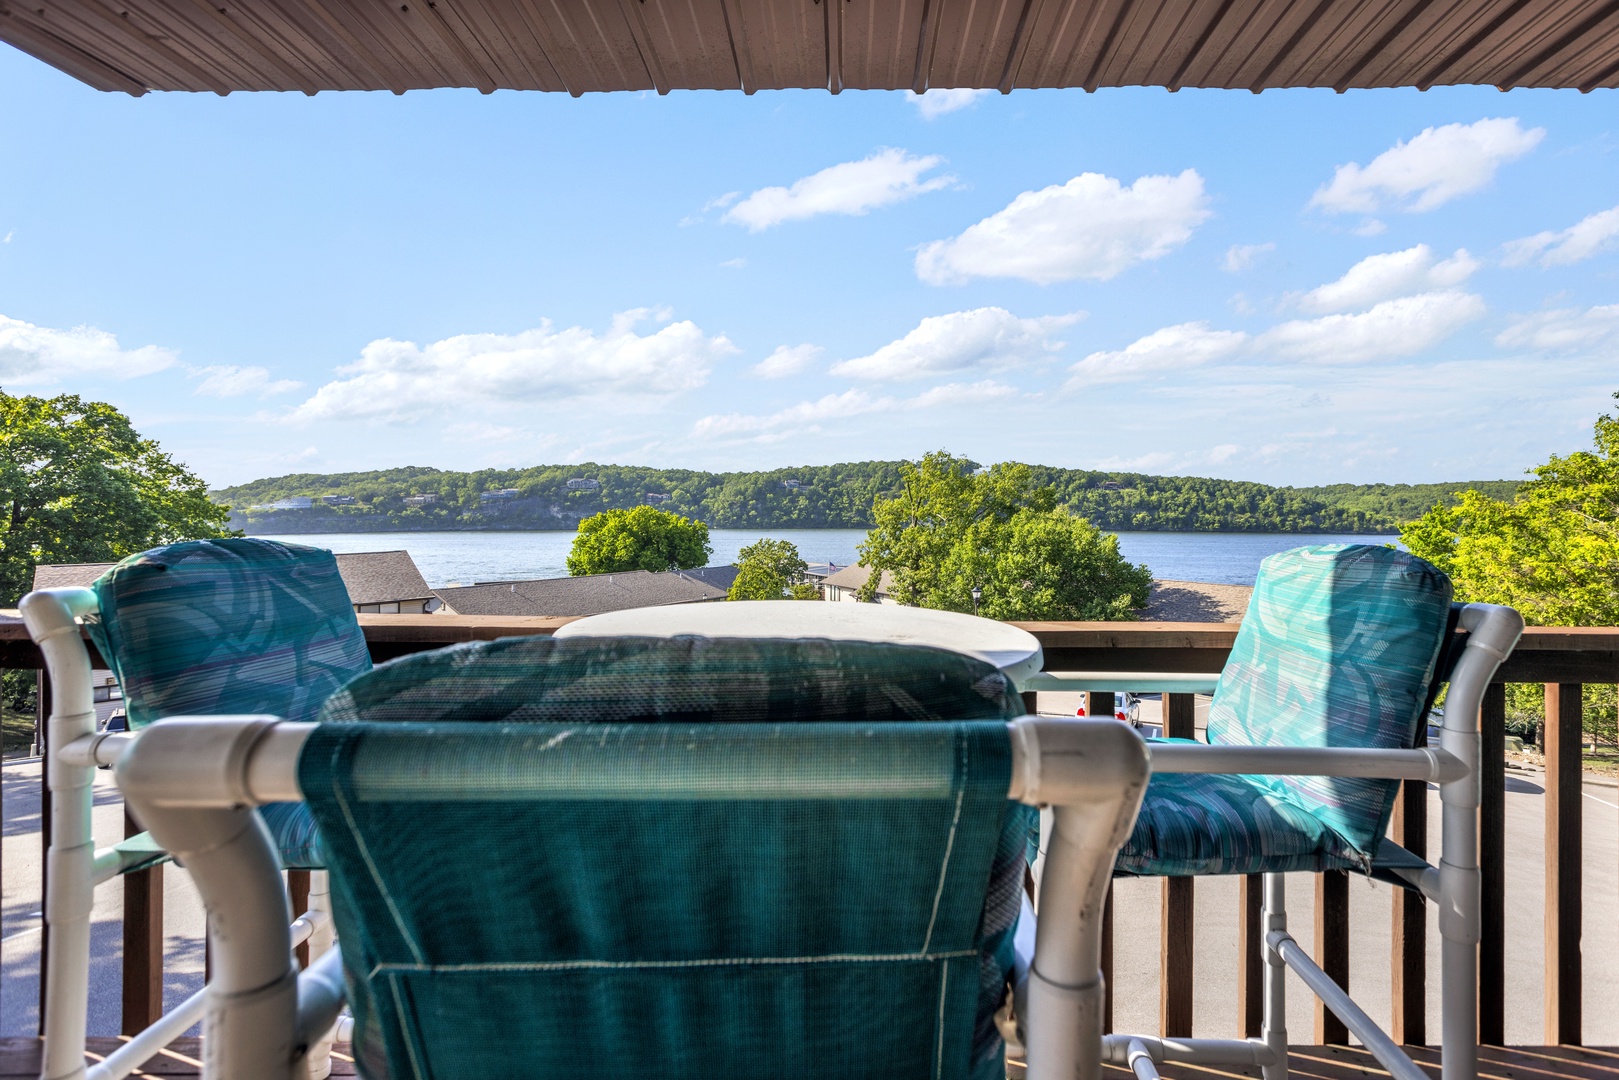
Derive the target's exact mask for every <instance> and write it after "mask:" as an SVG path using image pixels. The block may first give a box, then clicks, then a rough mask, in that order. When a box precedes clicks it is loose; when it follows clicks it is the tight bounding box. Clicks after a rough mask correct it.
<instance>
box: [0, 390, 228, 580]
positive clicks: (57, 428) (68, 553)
mask: <svg viewBox="0 0 1619 1080" xmlns="http://www.w3.org/2000/svg"><path fill="white" fill-rule="evenodd" d="M227 513H228V507H225V506H221V505H218V504H216V503H214V502H212V501H210V500H209V498H208V492H207V487H206V486H205V485H204V484H203V482H202V480H200V479H199V478H198V477H197V476H195V475H194V474H192V473H191V472H190V471H189V470H188V469H187V468H186V467H185V466H184V465H181V464H179V463H177V462H176V461H175V460H174V459H173V458H171V457H170V456H169V455H168V454H165V453H164V452H163V451H162V449H160V448H159V446H158V444H157V443H156V442H154V441H153V440H151V439H144V438H142V437H141V436H140V434H139V433H138V432H136V430H135V428H134V426H133V425H131V424H130V422H129V418H128V417H126V416H125V415H124V414H123V413H121V412H119V411H118V410H117V409H115V408H113V407H112V406H111V405H107V404H104V403H102V402H99V401H84V400H82V399H80V398H78V397H75V396H73V395H71V394H64V395H62V396H60V397H54V398H37V397H13V396H11V395H9V394H6V393H4V392H3V391H0V603H3V604H4V606H7V607H12V606H15V605H16V603H17V601H18V600H19V599H21V597H22V595H23V594H24V593H26V592H27V591H28V589H29V588H30V587H31V585H32V582H33V573H34V567H35V566H36V565H37V564H39V563H68V562H110V561H112V560H114V559H120V558H123V557H124V556H125V555H133V554H134V553H136V552H138V551H144V550H145V549H147V548H150V547H155V546H157V545H159V544H169V543H173V542H175V541H177V540H196V539H203V538H207V537H217V536H229V535H231V533H230V532H229V531H228V530H227V529H226V527H225V524H226V515H227Z"/></svg>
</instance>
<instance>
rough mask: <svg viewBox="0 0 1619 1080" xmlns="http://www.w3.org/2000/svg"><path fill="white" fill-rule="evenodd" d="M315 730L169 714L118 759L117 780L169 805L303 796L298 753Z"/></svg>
mask: <svg viewBox="0 0 1619 1080" xmlns="http://www.w3.org/2000/svg"><path fill="white" fill-rule="evenodd" d="M314 729H315V725H314V724H294V723H289V722H287V721H283V720H281V719H279V718H277V717H274V716H176V717H170V718H167V719H163V720H160V721H158V722H157V723H155V724H153V725H152V726H151V727H149V728H147V729H146V730H145V731H143V732H142V733H141V737H140V738H139V739H138V740H136V741H135V743H134V744H133V746H131V747H130V748H128V749H126V751H125V752H124V754H123V756H121V757H120V758H119V759H118V761H117V763H116V772H117V777H118V786H119V787H120V788H122V789H123V790H124V792H125V793H126V794H128V795H130V796H132V797H134V796H138V797H139V798H140V799H141V800H142V801H144V802H146V803H147V804H148V805H150V806H154V807H158V808H162V809H196V810H206V809H221V810H222V809H229V808H232V807H242V806H257V805H259V804H260V803H267V802H298V801H301V800H302V799H303V795H302V793H301V792H300V791H299V790H298V768H297V766H298V754H299V752H300V751H301V750H302V749H303V745H304V742H305V740H307V739H308V738H309V733H310V732H311V731H313V730H314Z"/></svg>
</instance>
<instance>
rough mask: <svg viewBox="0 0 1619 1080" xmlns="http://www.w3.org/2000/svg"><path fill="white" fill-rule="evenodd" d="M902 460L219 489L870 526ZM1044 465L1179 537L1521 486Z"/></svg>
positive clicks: (391, 527)
mask: <svg viewBox="0 0 1619 1080" xmlns="http://www.w3.org/2000/svg"><path fill="white" fill-rule="evenodd" d="M899 466H900V463H899V462H896V461H860V462H852V463H848V464H842V465H811V466H804V467H802V468H794V469H772V470H769V471H766V472H746V473H741V472H738V473H709V472H695V471H692V470H687V469H644V468H637V467H634V466H625V465H596V464H590V463H587V464H583V465H540V466H535V467H534V468H529V469H482V470H479V471H477V472H465V473H462V472H445V471H443V470H441V469H429V468H420V467H410V468H403V469H385V470H382V471H379V472H363V473H328V474H317V473H297V474H293V475H290V476H278V477H272V478H270V479H265V480H255V481H253V482H252V483H249V484H241V485H239V486H237V487H230V488H222V489H220V490H218V491H215V492H213V493H212V495H213V498H214V499H215V500H217V501H219V502H222V503H225V504H227V505H229V506H230V507H232V508H233V510H234V511H235V512H234V513H233V514H232V520H233V521H234V523H235V527H236V528H241V529H246V530H247V531H248V532H249V533H255V534H271V533H295V532H404V531H419V530H423V529H566V530H572V529H573V528H574V527H575V526H576V525H577V524H578V522H579V519H580V518H582V517H586V516H588V515H590V514H594V513H596V512H597V511H600V510H605V509H609V508H614V507H629V506H638V505H641V504H643V503H650V504H652V505H656V506H659V507H662V508H663V509H666V510H672V511H674V512H675V513H678V514H683V515H685V516H687V517H694V518H698V519H701V520H703V521H706V522H708V524H709V525H710V526H712V527H714V528H721V529H752V528H759V529H822V528H866V527H868V526H869V525H870V524H871V521H870V513H871V504H872V500H873V499H875V498H876V497H877V496H878V495H884V494H888V493H890V492H892V491H893V490H894V489H895V488H896V487H897V485H898V483H899ZM1035 472H1036V474H1037V475H1038V476H1039V477H1040V479H1041V480H1043V481H1044V482H1046V483H1049V484H1051V485H1052V486H1054V487H1055V488H1056V489H1057V492H1058V499H1059V501H1060V502H1063V503H1066V504H1067V505H1069V506H1071V507H1073V508H1074V510H1075V511H1076V512H1077V513H1080V514H1083V515H1084V516H1086V517H1088V518H1089V519H1091V520H1092V521H1094V522H1095V523H1096V524H1097V525H1099V526H1101V527H1102V528H1105V529H1110V530H1119V529H1129V530H1139V531H1147V530H1162V531H1166V532H1296V533H1332V532H1338V533H1388V532H1393V531H1395V529H1396V528H1398V526H1399V524H1400V523H1401V522H1403V521H1410V520H1412V519H1414V518H1416V517H1419V516H1421V514H1422V513H1423V512H1424V511H1425V510H1427V509H1428V508H1429V507H1431V506H1432V505H1433V504H1434V503H1435V502H1446V503H1449V502H1452V501H1453V500H1454V494H1455V493H1456V492H1459V491H1463V490H1466V489H1468V488H1475V489H1477V490H1479V491H1482V492H1484V493H1486V494H1488V495H1490V496H1491V497H1493V498H1506V497H1510V496H1511V494H1512V493H1513V492H1514V491H1515V490H1516V489H1517V486H1518V484H1517V482H1516V481H1512V480H1477V481H1464V482H1457V483H1453V484H1333V485H1329V486H1326V487H1312V488H1290V487H1271V486H1269V485H1267V484H1256V483H1250V482H1247V481H1242V480H1214V479H1208V478H1203V477H1187V476H1149V475H1145V474H1142V473H1114V472H1091V471H1087V470H1082V469H1054V468H1048V467H1045V466H1036V468H1035ZM570 481H572V482H573V483H572V486H571V487H570V484H569V482H570ZM593 484H594V485H595V486H592V485H593ZM424 496H425V498H424ZM322 497H328V498H330V499H331V500H332V504H327V503H323V502H322V501H321V500H322ZM306 498H307V499H310V500H312V502H313V505H311V506H310V507H309V508H307V509H303V508H299V509H267V507H268V506H269V504H271V503H274V502H277V501H282V500H299V499H306ZM349 500H352V501H349Z"/></svg>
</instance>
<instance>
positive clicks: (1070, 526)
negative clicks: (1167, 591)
mask: <svg viewBox="0 0 1619 1080" xmlns="http://www.w3.org/2000/svg"><path fill="white" fill-rule="evenodd" d="M873 517H874V518H875V519H876V524H875V525H874V526H873V527H872V529H871V531H870V532H869V533H868V534H867V537H866V542H865V543H864V544H862V545H861V546H860V556H861V559H860V561H861V562H862V563H863V564H864V565H866V566H869V567H872V568H873V570H874V571H879V572H880V571H883V570H887V571H890V572H891V573H892V575H893V587H892V593H893V595H894V598H895V599H896V600H898V601H899V602H900V603H902V604H917V605H920V606H922V607H932V608H944V609H947V610H951V611H972V610H973V599H972V589H973V587H974V586H977V587H978V588H979V589H980V594H981V595H980V600H979V606H978V610H979V613H980V614H983V615H987V616H990V617H992V618H998V619H1129V618H1134V609H1135V608H1138V607H1141V606H1142V605H1144V604H1145V603H1146V602H1147V592H1148V589H1149V588H1150V586H1151V583H1152V574H1151V572H1150V571H1149V570H1148V569H1147V568H1146V567H1145V566H1132V565H1130V564H1129V563H1128V562H1126V561H1125V560H1124V559H1123V557H1122V556H1120V555H1119V549H1118V538H1117V537H1114V536H1108V535H1104V534H1103V533H1102V532H1101V531H1100V530H1099V529H1097V528H1096V527H1095V526H1094V525H1091V524H1090V523H1089V522H1087V521H1085V520H1084V519H1082V518H1079V517H1076V516H1075V515H1073V514H1072V513H1071V512H1069V511H1068V510H1066V509H1063V508H1059V507H1058V506H1057V505H1056V492H1055V491H1054V489H1053V488H1052V487H1051V486H1049V485H1046V484H1041V483H1040V482H1039V481H1038V479H1037V478H1036V475H1035V472H1034V470H1032V469H1030V468H1029V467H1028V466H1027V465H1021V464H1017V463H1007V464H1002V465H996V466H993V467H991V468H989V469H977V468H975V466H974V464H973V462H971V461H969V460H967V459H966V458H961V457H954V456H952V455H950V454H948V453H946V452H944V451H938V452H936V453H931V454H928V455H926V456H925V457H923V459H922V460H921V461H920V462H917V463H915V464H914V465H913V464H909V463H907V464H906V465H904V466H902V468H901V488H900V491H899V493H898V494H897V495H896V496H895V497H894V498H891V499H879V500H878V502H877V505H876V506H875V508H874V509H873ZM880 580H881V574H880V573H873V574H872V575H871V577H870V578H869V579H868V581H867V583H866V586H865V588H864V589H863V590H862V599H866V600H870V599H873V598H874V596H875V593H876V589H877V585H878V583H879V582H880Z"/></svg>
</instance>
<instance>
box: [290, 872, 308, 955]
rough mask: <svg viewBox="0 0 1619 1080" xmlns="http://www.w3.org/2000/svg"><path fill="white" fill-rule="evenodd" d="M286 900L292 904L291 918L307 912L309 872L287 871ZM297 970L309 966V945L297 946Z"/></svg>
mask: <svg viewBox="0 0 1619 1080" xmlns="http://www.w3.org/2000/svg"><path fill="white" fill-rule="evenodd" d="M287 899H288V900H289V901H290V902H291V903H292V917H293V918H294V919H296V918H297V917H298V916H300V915H302V914H304V913H305V912H307V911H308V910H309V871H308V870H288V871H287ZM295 951H296V953H297V954H298V968H299V970H302V969H304V968H306V967H308V966H309V943H308V942H305V943H304V944H302V945H300V946H298V948H297V949H296V950H295Z"/></svg>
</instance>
